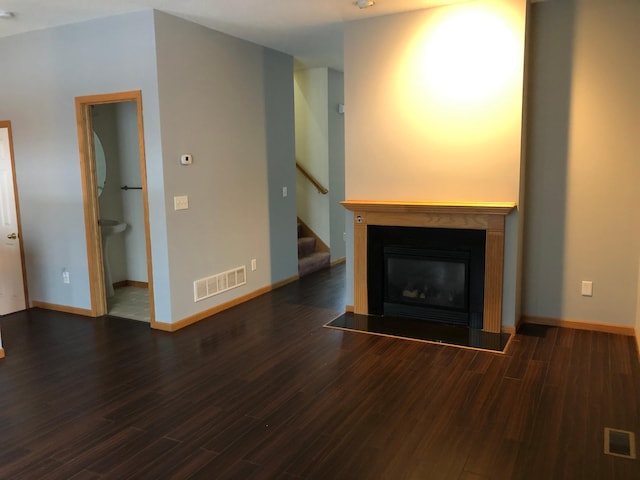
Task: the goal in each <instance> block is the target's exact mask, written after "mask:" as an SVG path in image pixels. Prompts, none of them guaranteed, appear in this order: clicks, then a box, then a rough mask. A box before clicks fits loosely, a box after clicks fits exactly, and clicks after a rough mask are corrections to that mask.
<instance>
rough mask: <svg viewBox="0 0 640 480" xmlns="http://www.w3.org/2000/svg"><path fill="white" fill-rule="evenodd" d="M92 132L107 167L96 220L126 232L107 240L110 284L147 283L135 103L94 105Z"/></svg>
mask: <svg viewBox="0 0 640 480" xmlns="http://www.w3.org/2000/svg"><path fill="white" fill-rule="evenodd" d="M93 128H94V130H95V131H96V133H97V134H98V136H99V137H100V140H101V142H102V146H103V148H104V150H105V159H106V163H107V174H106V182H105V186H104V189H103V191H102V194H101V195H100V199H99V205H100V218H105V219H111V220H118V221H124V222H125V223H126V224H127V229H126V230H125V231H124V232H123V233H122V234H118V235H114V236H113V237H112V238H110V240H109V265H110V267H111V277H112V280H113V282H114V283H116V282H121V281H125V280H131V281H137V282H143V283H145V282H147V277H148V276H147V253H146V243H145V231H144V210H143V202H142V191H141V190H136V189H132V190H123V189H122V188H121V187H122V186H124V185H127V186H129V187H140V186H141V185H142V180H141V174H140V151H139V145H138V115H137V109H136V104H135V102H122V103H112V104H103V105H96V106H94V107H93Z"/></svg>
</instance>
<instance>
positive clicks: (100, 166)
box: [93, 132, 107, 196]
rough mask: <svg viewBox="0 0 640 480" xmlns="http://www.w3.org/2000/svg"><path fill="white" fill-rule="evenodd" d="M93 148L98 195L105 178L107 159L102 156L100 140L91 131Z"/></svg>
mask: <svg viewBox="0 0 640 480" xmlns="http://www.w3.org/2000/svg"><path fill="white" fill-rule="evenodd" d="M93 148H94V150H95V152H96V177H97V178H98V196H100V195H101V194H102V190H103V189H104V182H105V180H106V179H107V160H106V158H105V157H104V148H102V142H101V141H100V138H99V137H98V134H97V133H96V132H93Z"/></svg>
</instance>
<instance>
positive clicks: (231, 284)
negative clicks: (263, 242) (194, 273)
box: [193, 265, 247, 302]
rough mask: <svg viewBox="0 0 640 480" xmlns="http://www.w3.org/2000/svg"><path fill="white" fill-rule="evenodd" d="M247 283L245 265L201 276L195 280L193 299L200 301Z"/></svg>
mask: <svg viewBox="0 0 640 480" xmlns="http://www.w3.org/2000/svg"><path fill="white" fill-rule="evenodd" d="M246 283H247V267H245V266H244V265H243V266H241V267H237V268H234V269H233V270H227V271H226V272H222V273H218V274H217V275H212V276H210V277H206V278H201V279H199V280H196V281H195V282H193V301H194V302H199V301H200V300H204V299H205V298H209V297H213V296H214V295H218V294H219V293H222V292H226V291H227V290H231V289H232V288H236V287H240V286H242V285H244V284H246Z"/></svg>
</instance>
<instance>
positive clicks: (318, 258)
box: [298, 220, 331, 277]
mask: <svg viewBox="0 0 640 480" xmlns="http://www.w3.org/2000/svg"><path fill="white" fill-rule="evenodd" d="M325 248H326V247H325ZM325 248H323V246H320V245H319V241H318V240H317V239H316V237H315V236H314V235H313V233H312V232H311V231H310V230H309V228H308V227H307V226H306V225H304V224H303V223H302V222H300V220H298V275H299V276H300V277H304V276H305V275H309V274H310V273H313V272H317V271H318V270H322V269H323V268H328V267H329V265H330V259H331V254H330V253H329V252H327V251H323V250H324V249H325Z"/></svg>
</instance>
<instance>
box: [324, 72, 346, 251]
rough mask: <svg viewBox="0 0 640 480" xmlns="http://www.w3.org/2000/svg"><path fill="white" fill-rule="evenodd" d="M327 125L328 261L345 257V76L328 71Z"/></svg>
mask: <svg viewBox="0 0 640 480" xmlns="http://www.w3.org/2000/svg"><path fill="white" fill-rule="evenodd" d="M328 77H329V82H328V89H327V90H328V97H329V102H328V103H329V105H328V109H329V112H328V115H327V118H328V123H329V136H328V140H329V222H330V232H331V260H332V261H333V260H337V259H340V258H344V257H345V256H346V246H345V241H344V234H345V229H344V221H345V212H346V210H345V209H344V207H342V205H340V202H341V201H343V200H344V199H345V198H344V117H345V115H344V114H341V113H339V112H338V105H339V104H342V105H344V73H342V72H338V71H337V70H333V69H331V68H330V69H328Z"/></svg>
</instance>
